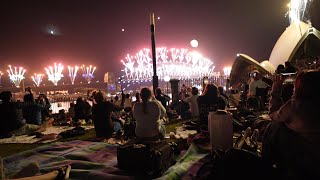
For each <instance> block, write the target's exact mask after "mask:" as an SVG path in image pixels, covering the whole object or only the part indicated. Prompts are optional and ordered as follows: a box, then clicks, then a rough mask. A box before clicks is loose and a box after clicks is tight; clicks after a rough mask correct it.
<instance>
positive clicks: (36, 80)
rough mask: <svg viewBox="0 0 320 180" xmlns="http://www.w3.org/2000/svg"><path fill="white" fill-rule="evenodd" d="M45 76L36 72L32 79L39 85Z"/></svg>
mask: <svg viewBox="0 0 320 180" xmlns="http://www.w3.org/2000/svg"><path fill="white" fill-rule="evenodd" d="M43 76H44V74H36V73H35V74H34V75H33V76H31V79H32V81H33V83H34V85H35V86H37V87H39V86H40V84H41V83H42V79H43Z"/></svg>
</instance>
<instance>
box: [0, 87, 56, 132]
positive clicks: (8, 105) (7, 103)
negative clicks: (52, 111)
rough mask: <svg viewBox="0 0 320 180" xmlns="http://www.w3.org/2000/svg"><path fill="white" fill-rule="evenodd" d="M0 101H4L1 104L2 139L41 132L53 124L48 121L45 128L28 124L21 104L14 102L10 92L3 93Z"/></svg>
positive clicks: (0, 128)
mask: <svg viewBox="0 0 320 180" xmlns="http://www.w3.org/2000/svg"><path fill="white" fill-rule="evenodd" d="M0 99H1V100H2V104H0V114H1V124H3V125H2V126H0V137H10V136H12V135H13V134H14V135H23V134H29V133H33V132H41V131H44V130H45V127H46V126H49V125H50V123H52V121H47V123H46V124H43V126H37V125H33V124H26V121H25V120H24V119H23V114H22V109H21V108H20V107H19V103H16V102H12V93H11V92H10V91H3V92H1V94H0ZM4 125H5V126H4Z"/></svg>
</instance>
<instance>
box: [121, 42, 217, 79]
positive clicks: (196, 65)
mask: <svg viewBox="0 0 320 180" xmlns="http://www.w3.org/2000/svg"><path fill="white" fill-rule="evenodd" d="M156 54H157V55H156V57H157V59H156V61H157V75H158V76H159V79H162V80H163V79H164V77H166V76H169V77H170V78H172V79H180V80H185V79H198V78H201V77H203V76H209V77H210V76H211V75H212V73H213V70H214V68H215V66H213V62H212V61H211V60H210V59H208V58H205V57H203V56H202V55H201V54H199V53H197V52H189V51H188V50H187V49H176V48H171V49H167V48H166V47H161V48H157V50H156ZM151 57H152V55H151V51H150V49H146V48H144V49H142V50H140V51H139V52H138V53H137V54H136V55H135V56H131V55H129V54H128V55H127V56H126V57H125V60H121V62H122V64H123V65H124V69H122V71H123V72H124V74H125V80H124V81H127V82H130V81H136V82H140V81H148V80H149V81H150V80H151V79H152V76H153V69H152V58H151Z"/></svg>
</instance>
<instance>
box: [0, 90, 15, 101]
mask: <svg viewBox="0 0 320 180" xmlns="http://www.w3.org/2000/svg"><path fill="white" fill-rule="evenodd" d="M0 99H1V100H2V102H3V103H6V102H10V101H11V99H12V93H11V92H10V91H3V92H1V94H0Z"/></svg>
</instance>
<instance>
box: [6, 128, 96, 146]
mask: <svg viewBox="0 0 320 180" xmlns="http://www.w3.org/2000/svg"><path fill="white" fill-rule="evenodd" d="M82 127H83V128H84V129H85V130H89V129H92V128H94V126H82ZM73 128H74V127H70V126H51V127H48V128H47V129H46V130H45V131H44V132H41V133H42V134H53V133H55V134H59V133H61V132H64V131H67V130H70V129H73ZM56 140H57V139H52V140H45V141H42V139H41V138H37V137H36V136H35V135H33V136H29V135H21V136H15V137H10V138H3V139H0V144H7V143H20V144H33V143H49V142H53V141H56Z"/></svg>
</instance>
